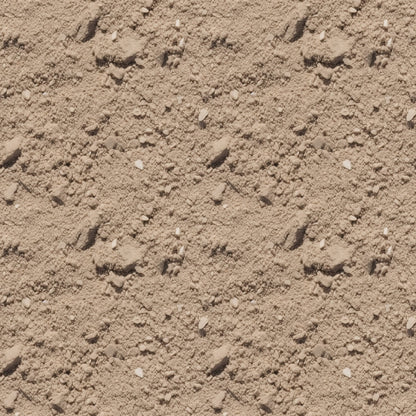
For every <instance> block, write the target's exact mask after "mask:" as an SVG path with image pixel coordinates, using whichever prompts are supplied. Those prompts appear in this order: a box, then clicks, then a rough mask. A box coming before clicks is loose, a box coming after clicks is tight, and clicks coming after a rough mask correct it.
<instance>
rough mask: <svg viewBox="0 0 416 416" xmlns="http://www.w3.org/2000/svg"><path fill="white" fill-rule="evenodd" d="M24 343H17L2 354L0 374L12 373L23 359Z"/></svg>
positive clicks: (0, 357)
mask: <svg viewBox="0 0 416 416" xmlns="http://www.w3.org/2000/svg"><path fill="white" fill-rule="evenodd" d="M22 351H23V345H21V344H16V345H14V346H13V347H11V348H8V349H6V350H4V351H3V354H2V356H0V374H9V373H12V372H13V371H14V370H15V369H16V368H17V366H18V365H19V364H20V362H21V361H22Z"/></svg>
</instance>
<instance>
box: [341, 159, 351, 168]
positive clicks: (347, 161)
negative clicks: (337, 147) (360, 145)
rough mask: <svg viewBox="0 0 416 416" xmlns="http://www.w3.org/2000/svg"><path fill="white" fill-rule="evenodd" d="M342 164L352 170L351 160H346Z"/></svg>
mask: <svg viewBox="0 0 416 416" xmlns="http://www.w3.org/2000/svg"><path fill="white" fill-rule="evenodd" d="M342 166H344V168H345V169H348V170H351V161H350V160H348V159H346V160H344V161H343V162H342Z"/></svg>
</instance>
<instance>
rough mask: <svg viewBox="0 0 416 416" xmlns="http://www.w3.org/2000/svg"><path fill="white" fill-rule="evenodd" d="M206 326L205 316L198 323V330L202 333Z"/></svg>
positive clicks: (206, 319)
mask: <svg viewBox="0 0 416 416" xmlns="http://www.w3.org/2000/svg"><path fill="white" fill-rule="evenodd" d="M207 324H208V318H207V317H206V316H203V317H202V318H201V319H200V320H199V323H198V329H199V330H200V331H202V330H203V329H204V328H205V327H206V326H207Z"/></svg>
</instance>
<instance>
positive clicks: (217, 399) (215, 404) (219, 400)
mask: <svg viewBox="0 0 416 416" xmlns="http://www.w3.org/2000/svg"><path fill="white" fill-rule="evenodd" d="M226 395H227V392H226V391H225V390H221V391H219V392H218V393H217V394H216V395H215V396H214V397H213V399H212V400H211V407H212V408H213V409H214V410H215V411H216V412H219V411H220V410H222V407H223V401H224V400H225V396H226Z"/></svg>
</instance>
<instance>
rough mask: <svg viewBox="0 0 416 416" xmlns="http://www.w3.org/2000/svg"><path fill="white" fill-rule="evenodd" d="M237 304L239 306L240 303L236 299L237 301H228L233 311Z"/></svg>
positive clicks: (235, 299)
mask: <svg viewBox="0 0 416 416" xmlns="http://www.w3.org/2000/svg"><path fill="white" fill-rule="evenodd" d="M239 304H240V302H239V301H238V299H237V298H232V299H230V305H231V306H232V307H233V308H234V309H237V308H238V305H239Z"/></svg>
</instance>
